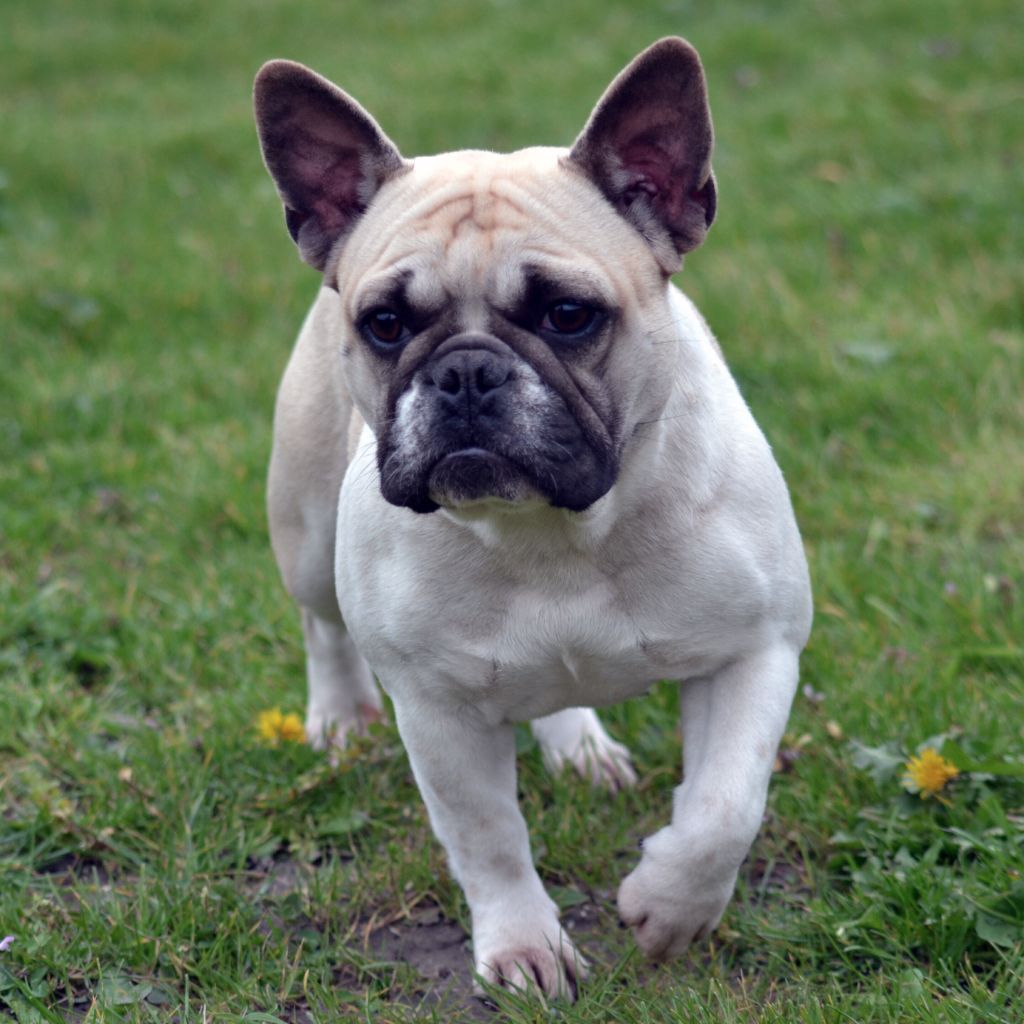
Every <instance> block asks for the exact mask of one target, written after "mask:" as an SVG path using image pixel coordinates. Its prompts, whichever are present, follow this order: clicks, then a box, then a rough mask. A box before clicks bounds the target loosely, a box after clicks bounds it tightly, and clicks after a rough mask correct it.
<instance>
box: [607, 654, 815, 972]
mask: <svg viewBox="0 0 1024 1024" xmlns="http://www.w3.org/2000/svg"><path fill="white" fill-rule="evenodd" d="M796 681H797V651H796V650H795V649H794V648H792V647H790V646H788V645H783V644H780V645H778V646H775V647H772V648H770V649H769V650H766V651H763V652H761V653H759V654H757V655H755V656H752V657H746V658H744V659H742V660H739V661H736V662H733V663H732V664H731V665H729V666H728V667H726V668H725V669H724V670H722V671H720V672H719V673H717V674H716V675H715V676H713V677H712V678H709V679H703V680H699V681H695V682H690V683H686V684H684V685H683V686H682V688H681V690H680V704H681V709H682V717H683V783H682V785H680V786H679V787H678V788H677V789H676V791H675V796H674V800H673V809H672V823H671V824H670V825H668V826H667V827H665V828H663V829H661V830H660V831H659V832H656V833H655V834H654V835H653V836H651V837H650V838H648V839H646V840H645V841H644V844H643V856H642V857H641V860H640V863H639V865H637V867H636V869H635V870H634V871H633V872H632V873H631V874H630V875H628V876H627V877H626V878H625V879H624V880H623V882H622V885H621V887H620V888H619V914H620V915H621V917H622V919H623V921H625V923H626V924H628V925H631V926H632V928H633V931H634V934H635V936H636V941H637V944H638V945H639V946H640V948H641V949H642V950H643V951H644V952H645V953H646V954H647V955H648V956H650V957H653V958H656V959H660V958H664V957H670V956H674V955H676V954H678V953H681V952H682V951H683V950H684V949H685V948H686V947H687V946H688V945H689V944H690V943H691V942H693V941H695V940H696V939H700V938H703V937H704V936H705V935H707V934H708V933H709V932H710V931H711V930H712V929H713V928H714V927H715V925H717V924H718V921H719V919H720V918H721V916H722V913H723V911H724V910H725V907H726V904H727V903H728V902H729V897H730V896H731V895H732V890H733V887H734V886H735V884H736V876H737V873H738V872H739V867H740V864H741V863H742V861H743V859H744V857H745V856H746V855H747V852H748V851H749V849H750V845H751V843H752V842H753V841H754V837H755V836H756V834H757V831H758V829H759V828H760V825H761V819H762V816H763V814H764V806H765V800H766V797H767V790H768V782H769V779H770V778H771V772H772V765H773V763H774V760H775V752H776V749H777V747H778V744H779V740H780V739H781V737H782V732H783V730H784V729H785V725H786V720H787V718H788V717H789V708H790V704H791V703H792V699H793V693H794V691H795V689H796Z"/></svg>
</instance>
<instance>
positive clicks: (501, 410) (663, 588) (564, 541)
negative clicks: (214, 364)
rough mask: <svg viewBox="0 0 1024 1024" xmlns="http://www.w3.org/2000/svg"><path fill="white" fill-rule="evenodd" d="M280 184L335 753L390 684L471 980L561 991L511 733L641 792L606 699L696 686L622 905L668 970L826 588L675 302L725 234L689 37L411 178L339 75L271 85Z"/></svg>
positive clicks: (275, 467)
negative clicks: (299, 315)
mask: <svg viewBox="0 0 1024 1024" xmlns="http://www.w3.org/2000/svg"><path fill="white" fill-rule="evenodd" d="M255 112H256V122H257V127H258V132H259V137H260V142H261V146H262V152H263V157H264V161H265V163H266V166H267V168H268V170H269V172H270V174H271V176H272V178H273V180H274V182H275V184H276V186H277V190H278V192H279V194H280V197H281V199H282V201H283V204H284V207H285V219H286V223H287V226H288V230H289V232H290V234H291V236H292V239H293V240H294V241H295V243H296V245H297V246H298V250H299V253H300V255H301V257H302V258H303V259H304V260H305V261H306V262H307V263H309V264H310V265H311V266H313V267H314V268H315V269H316V270H318V271H320V272H321V273H322V274H323V286H322V288H321V289H320V292H319V294H318V297H317V299H316V301H315V303H314V305H313V307H312V310H311V311H310V313H309V315H308V317H307V319H306V321H305V324H304V326H303V327H302V329H301V333H300V334H299V338H298V341H297V343H296V346H295V348H294V351H293V353H292V356H291V359H290V361H289V363H288V366H287V369H286V371H285V374H284V378H283V381H282V383H281V386H280V391H279V394H278V398H277V404H276V409H275V417H274V440H273V449H272V454H271V460H270V470H269V480H268V510H269V523H270V532H271V541H272V545H273V549H274V553H275V556H276V559H277V562H278V564H279V566H280V570H281V573H282V576H283V579H284V582H285V585H286V587H287V589H288V591H289V592H290V594H291V595H292V597H293V598H294V599H295V601H296V602H297V603H298V605H299V607H300V610H301V618H302V628H303V634H304V639H305V649H306V658H307V670H308V682H309V704H308V712H307V717H306V731H307V736H308V739H309V741H310V742H311V743H312V744H314V745H316V746H324V745H328V744H336V745H344V743H345V739H346V737H347V736H349V735H350V734H352V733H353V732H358V731H360V730H364V729H365V728H366V726H367V725H368V723H370V722H372V721H374V720H375V719H377V718H379V717H380V716H381V713H382V702H381V696H380V692H379V691H378V689H377V684H376V682H375V677H376V680H379V683H380V685H381V686H382V687H383V689H384V690H385V691H386V692H387V693H388V695H389V696H390V698H391V701H392V703H393V708H394V715H395V718H396V720H397V726H398V730H399V733H400V734H401V737H402V740H403V742H404V744H405V747H406V749H407V751H408V754H409V760H410V763H411V765H412V769H413V773H414V775H415V778H416V781H417V784H418V786H419V789H420V792H421V793H422V795H423V799H424V801H425V802H426V806H427V810H428V812H429V815H430V821H431V824H432V827H433V829H434V832H435V833H436V835H437V837H438V838H439V840H440V841H441V843H442V844H443V845H444V848H445V850H446V852H447V855H448V860H449V863H450V865H451V869H452V871H453V873H454V875H455V877H456V878H457V880H458V882H459V883H460V885H461V887H462V889H463V891H464V892H465V896H466V900H467V902H468V904H469V908H470V911H471V915H472V933H473V934H472V939H473V950H474V958H475V967H476V975H477V979H478V986H479V984H480V983H481V982H482V983H484V984H485V985H486V983H490V984H495V985H501V986H505V987H510V988H516V989H537V990H540V992H541V993H542V994H543V995H544V996H548V997H550V996H563V997H568V998H570V999H571V998H574V997H575V994H576V991H577V985H578V983H579V981H580V980H581V978H582V977H583V976H584V972H585V963H584V961H583V959H582V957H581V956H580V955H579V953H578V952H577V950H576V949H575V947H574V946H573V943H572V942H571V941H570V939H569V938H568V937H567V935H566V934H565V932H564V931H563V929H562V928H561V926H560V924H559V917H558V911H557V909H556V907H555V904H554V903H553V902H552V900H551V899H550V898H549V897H548V896H547V894H546V893H545V891H544V887H543V885H542V884H541V881H540V879H539V878H538V876H537V872H536V871H535V869H534V866H533V863H532V860H531V856H530V848H529V842H528V838H527V830H526V825H525V823H524V821H523V818H522V816H521V814H520V811H519V809H518V806H517V802H516V770H515V741H514V727H515V723H517V722H525V721H530V722H531V723H532V729H533V732H534V735H535V736H536V738H537V740H538V743H539V746H540V748H541V750H542V752H543V755H544V758H545V761H546V762H547V763H548V765H549V766H551V767H552V768H558V767H560V766H563V765H572V766H574V767H575V768H576V769H577V770H578V771H579V772H581V773H582V774H583V775H584V776H586V777H588V778H590V779H591V780H593V781H594V782H596V783H600V784H604V785H608V786H610V787H612V788H617V787H622V786H629V785H630V784H632V783H633V782H634V781H635V774H634V769H633V766H632V763H631V760H630V755H629V752H628V751H627V749H626V748H625V747H624V746H623V745H621V744H620V743H618V742H616V741H615V740H613V739H612V738H611V737H610V736H609V735H608V734H607V733H606V732H605V730H604V728H603V727H602V725H601V723H600V722H599V720H598V718H597V716H596V714H595V712H594V710H593V708H594V707H595V706H601V705H607V704H609V703H612V702H617V701H621V700H623V699H625V698H627V697H633V696H636V695H638V694H642V693H644V692H645V691H646V690H647V689H648V688H649V687H650V685H651V684H652V683H653V682H654V681H657V680H661V679H672V680H677V681H678V682H679V686H680V704H681V712H682V730H683V777H682V783H681V785H679V787H678V788H677V789H676V790H675V794H674V798H673V802H672V808H671V820H670V822H669V823H668V824H666V825H665V826H664V827H663V828H662V829H660V830H659V831H657V832H656V833H655V834H654V835H652V836H650V837H649V838H647V839H646V840H645V841H644V842H643V845H642V855H641V858H640V861H639V864H638V865H637V867H636V868H635V869H634V870H633V871H632V872H631V873H630V874H629V875H628V876H627V877H626V878H625V879H624V881H623V882H622V883H621V887H620V888H619V891H618V909H619V914H620V917H621V918H622V920H623V921H624V922H625V923H626V924H627V925H629V926H631V927H632V929H633V932H634V935H635V939H636V942H637V944H638V945H639V947H640V948H641V949H642V951H643V952H644V953H645V954H647V955H648V956H650V957H652V958H656V959H660V958H665V957H669V956H673V955H676V954H679V953H681V952H682V951H683V950H685V949H686V948H687V947H688V946H689V945H690V944H691V943H693V942H695V941H696V940H699V939H701V938H703V937H704V936H706V935H708V933H709V932H710V931H711V930H712V929H713V928H714V927H715V926H716V925H717V923H718V921H719V919H720V918H721V916H722V913H723V911H724V909H725V907H726V904H727V902H728V900H729V898H730V896H731V894H732V891H733V888H734V885H735V881H736V877H737V873H738V870H739V867H740V864H741V862H742V861H743V859H744V857H745V856H746V854H747V852H748V851H749V848H750V845H751V843H752V842H753V839H754V837H755V835H756V833H757V831H758V829H759V827H760V823H761V820H762V817H763V813H764V807H765V800H766V791H767V787H768V783H769V779H770V776H771V773H772V765H773V761H774V757H775V753H776V749H777V747H778V744H779V741H780V738H781V736H782V733H783V730H784V727H785V724H786V720H787V718H788V715H789V709H790V704H791V702H792V698H793V694H794V692H795V689H796V685H797V675H798V659H799V655H800V652H801V650H802V649H803V647H804V645H805V643H806V641H807V637H808V633H809V630H810V622H811V594H810V585H809V581H808V573H807V566H806V562H805V558H804V553H803V547H802V544H801V540H800V535H799V532H798V529H797V526H796V522H795V518H794V515H793V512H792V508H791V504H790V499H789V494H788V491H787V488H786V485H785V483H784V481H783V478H782V474H781V472H780V471H779V469H778V467H777V465H776V463H775V461H774V459H773V457H772V454H771V451H770V449H769V447H768V444H767V442H766V441H765V439H764V437H763V435H762V433H761V431H760V430H759V428H758V427H757V425H756V424H755V422H754V419H753V417H752V415H751V413H750V411H749V410H748V408H747V406H746V405H745V403H744V401H743V399H742V398H741V396H740V393H739V390H738V389H737V386H736V384H735V382H734V381H733V379H732V377H731V375H730V373H729V371H728V369H727V368H726V364H725V362H724V359H723V356H722V352H721V350H720V348H719V346H718V344H717V342H716V341H715V339H714V338H713V336H712V334H711V332H710V330H709V329H708V327H707V325H706V324H705V322H704V320H703V319H702V318H701V316H700V315H699V314H698V312H697V311H696V309H695V307H694V306H693V305H692V304H691V303H690V301H689V300H688V299H686V298H685V297H684V296H683V294H682V293H681V292H680V291H679V290H678V289H677V288H675V287H674V286H673V284H672V283H671V280H670V278H671V275H672V274H673V273H675V272H676V271H677V270H679V269H680V267H681V264H682V258H683V255H684V254H685V253H687V252H689V251H690V250H692V249H694V248H696V247H697V246H698V245H700V244H701V242H702V241H703V240H704V237H705V235H706V233H707V231H708V228H709V227H710V226H711V223H712V221H713V220H714V217H715V209H716V204H717V191H716V184H715V178H714V175H713V173H712V170H711V153H712V145H713V132H712V123H711V116H710V112H709V108H708V100H707V88H706V83H705V76H704V71H703V68H702V65H701V62H700V58H699V57H698V54H697V52H696V50H695V49H694V48H693V47H692V46H691V45H690V44H689V43H687V42H686V41H684V40H682V39H678V38H667V39H662V40H660V41H659V42H657V43H655V44H654V45H653V46H651V47H650V48H649V49H647V50H645V51H644V52H643V53H641V54H640V55H639V56H638V57H636V58H635V59H634V60H633V61H632V63H630V64H629V65H628V66H627V67H626V68H625V69H624V70H623V71H622V72H621V73H620V74H619V75H618V76H617V77H616V78H615V79H614V81H613V82H612V83H611V85H610V86H609V87H608V89H607V91H606V92H605V93H604V95H603V97H602V98H601V99H600V101H599V102H598V104H597V106H596V107H595V108H594V111H593V113H592V114H591V116H590V118H589V120H588V121H587V123H586V125H585V126H584V128H583V130H582V132H581V134H580V135H579V137H578V138H577V139H576V141H575V143H574V144H573V146H572V147H571V148H570V149H568V150H566V149H560V148H531V149H524V150H520V151H518V152H514V153H511V154H504V155H501V154H496V153H492V152H484V151H462V152H453V153H447V154H443V155H439V156H430V157H418V158H416V159H406V158H404V157H403V156H402V155H401V154H400V153H399V151H398V149H397V148H396V147H395V145H394V144H393V143H392V142H391V141H390V140H389V139H388V138H387V136H386V135H385V134H384V133H383V131H382V130H381V129H380V127H379V126H378V125H377V123H376V122H375V121H374V120H373V118H372V117H371V116H370V115H369V114H368V113H367V112H366V111H365V110H363V108H362V107H360V106H359V105H358V104H357V103H356V102H355V101H354V100H353V99H351V98H350V97H349V96H348V95H346V94H345V93H344V92H342V91H341V90H340V89H339V88H337V87H336V86H335V85H333V84H332V83H330V82H329V81H327V80H326V79H324V78H322V77H320V76H319V75H317V74H315V73H314V72H313V71H310V70H309V69H307V68H305V67H303V66H302V65H300V64H296V63H292V62H289V61H281V60H275V61H271V62H270V63H268V64H266V65H265V66H264V67H263V68H262V69H261V70H260V72H259V74H258V76H257V79H256V84H255Z"/></svg>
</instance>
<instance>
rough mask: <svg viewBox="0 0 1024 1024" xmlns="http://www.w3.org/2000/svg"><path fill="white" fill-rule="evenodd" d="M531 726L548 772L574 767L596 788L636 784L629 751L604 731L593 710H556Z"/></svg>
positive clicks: (618, 787)
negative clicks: (569, 766) (568, 766)
mask: <svg viewBox="0 0 1024 1024" xmlns="http://www.w3.org/2000/svg"><path fill="white" fill-rule="evenodd" d="M530 727H531V729H532V730H533V735H534V737H535V738H536V740H537V742H538V743H539V744H540V751H541V755H542V756H543V758H544V763H545V764H546V765H547V766H548V770H549V771H551V772H558V771H561V770H562V769H563V768H564V767H565V766H566V765H572V767H573V768H574V769H575V770H576V771H577V772H578V773H579V774H580V775H582V776H583V778H585V779H589V780H590V781H591V782H592V783H593V784H594V785H595V786H604V787H606V788H608V789H612V790H618V789H626V788H628V787H629V786H633V785H635V784H636V772H635V771H634V770H633V762H632V760H631V759H630V756H629V751H628V750H627V749H626V748H625V747H624V746H623V745H622V744H621V743H616V742H615V740H613V739H612V738H611V737H610V736H609V735H608V733H606V732H605V730H604V726H602V725H601V721H600V719H599V718H598V717H597V713H596V712H595V711H594V709H593V708H566V709H565V710H564V711H556V712H555V713H554V714H553V715H547V716H546V717H544V718H537V719H535V720H534V721H533V722H531V723H530Z"/></svg>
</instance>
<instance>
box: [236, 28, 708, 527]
mask: <svg viewBox="0 0 1024 1024" xmlns="http://www.w3.org/2000/svg"><path fill="white" fill-rule="evenodd" d="M255 100H256V119H257V124H258V127H259V133H260V141H261V144H262V147H263V154H264V159H265V160H266V164H267V167H268V169H269V170H270V173H271V175H272V176H273V178H274V181H275V182H276V184H277V188H278V191H279V192H280V195H281V198H282V200H283V202H284V205H285V216H286V220H287V224H288V229H289V231H290V233H291V235H292V238H293V239H294V240H295V242H296V243H297V245H298V247H299V252H300V253H301V255H302V257H303V259H305V260H306V262H307V263H310V264H311V265H312V266H314V267H316V268H317V269H319V270H322V271H323V272H324V275H325V278H324V280H325V284H326V285H328V286H329V287H331V288H334V289H336V290H337V291H338V293H339V296H340V308H341V311H342V324H341V328H340V334H339V337H338V338H337V344H338V345H339V347H340V348H341V350H342V352H343V355H344V359H345V367H346V368H345V374H346V382H347V384H348V386H349V389H350V391H351V393H352V396H353V398H354V400H355V402H356V405H357V407H358V408H359V410H360V412H361V413H362V415H363V417H364V419H365V420H366V422H367V423H368V424H369V425H370V427H371V429H372V430H373V432H374V434H375V436H376V439H377V457H378V463H379V467H380V476H381V490H382V493H383V495H384V497H385V498H386V499H387V500H388V501H390V502H392V503H393V504H396V505H401V506H406V507H408V508H410V509H413V510H414V511H417V512H432V511H434V510H435V509H437V508H438V507H439V506H442V505H443V506H450V507H453V506H459V505H464V504H466V503H471V502H477V501H492V500H499V501H504V502H524V501H529V500H540V501H543V502H545V503H547V504H550V505H553V506H555V507H559V508H566V509H570V510H575V511H579V510H583V509H586V508H588V507H589V506H590V505H592V504H593V503H594V502H595V501H597V500H598V499H599V498H600V497H602V495H604V494H605V493H606V492H607V491H608V490H609V489H610V488H611V487H612V485H613V484H614V483H615V480H616V477H617V475H618V471H619V466H620V463H621V460H622V458H623V454H624V452H625V451H626V449H627V447H628V444H629V441H630V439H631V438H632V436H633V433H634V431H635V430H636V429H637V426H638V424H640V423H643V422H645V421H646V420H648V419H651V418H653V417H655V416H657V414H658V412H659V410H660V409H661V407H662V405H663V404H664V402H665V401H666V398H667V395H668V391H669V388H670V386H671V374H672V371H671V365H672V362H671V358H670V352H669V351H668V350H669V349H670V348H671V346H668V345H664V344H661V345H659V341H664V340H665V339H666V332H670V331H671V326H670V324H669V323H668V319H669V312H668V306H667V282H668V276H669V275H670V274H671V273H672V272H673V271H675V270H677V269H678V267H679V265H680V259H681V256H682V254H683V253H684V252H686V251H688V250H689V249H692V248H694V247H695V246H697V245H699V244H700V243H701V241H702V240H703V238H704V235H705V233H706V231H707V229H708V227H709V226H710V224H711V222H712V220H713V218H714V214H715V182H714V177H713V175H712V173H711V166H710V159H711V148H712V129H711V118H710V114H709V111H708V105H707V92H706V87H705V82H704V73H703V70H702V68H701V64H700V60H699V58H698V56H697V53H696V51H695V50H694V49H693V48H692V47H691V46H690V45H689V44H688V43H686V42H684V41H683V40H681V39H663V40H661V41H660V42H658V43H655V44H654V45H653V46H652V47H650V48H649V49H648V50H646V51H644V52H643V53H642V54H640V56H639V57H637V58H636V59H635V60H634V61H633V62H632V63H631V64H630V65H629V66H628V67H627V68H626V69H625V70H624V71H623V72H622V73H621V74H620V75H619V76H618V77H617V78H616V79H615V81H614V82H612V84H611V86H610V87H609V88H608V90H607V92H606V93H605V95H604V96H603V97H602V99H601V100H600V102H599V103H598V105H597V107H596V108H595V109H594V112H593V113H592V115H591V117H590V120H589V121H588V122H587V125H586V126H585V128H584V129H583V132H582V133H581V134H580V136H579V138H578V139H577V140H576V142H575V144H574V145H573V147H572V149H571V150H568V151H566V150H561V149H527V150H521V151H519V152H517V153H512V154H509V155H499V154H495V153H487V152H476V151H465V152H455V153H448V154H444V155H442V156H434V157H421V158H417V159H415V160H405V159H404V158H403V157H402V156H401V155H400V154H399V152H398V150H397V149H396V147H395V146H394V144H393V143H392V142H391V141H390V140H389V139H388V138H387V137H386V136H385V135H384V134H383V132H382V131H381V130H380V128H379V127H378V126H377V124H376V122H375V121H374V120H373V119H372V118H371V117H370V115H369V114H367V113H366V112H365V111H364V110H363V109H362V108H361V107H360V106H359V105H358V104H357V103H356V102H355V101H354V100H352V99H351V98H350V97H348V96H347V95H346V94H345V93H343V92H342V91H341V90H340V89H338V88H337V87H336V86H334V85H332V84H331V83H330V82H328V81H327V80H325V79H323V78H321V77H320V76H318V75H316V74H314V73H313V72H312V71H310V70H308V69H307V68H304V67H302V66H301V65H299V64H293V63H290V62H287V61H272V62H271V63H269V64H267V65H265V66H264V67H263V68H262V69H261V71H260V73H259V75H258V77H257V79H256V94H255Z"/></svg>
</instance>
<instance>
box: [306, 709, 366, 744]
mask: <svg viewBox="0 0 1024 1024" xmlns="http://www.w3.org/2000/svg"><path fill="white" fill-rule="evenodd" d="M383 720H384V712H383V711H382V710H381V709H380V708H379V707H377V706H375V705H373V704H357V705H356V706H355V709H354V711H352V710H350V709H347V710H346V711H341V710H339V709H336V708H331V707H327V706H325V705H313V704H310V705H309V707H308V708H307V709H306V742H307V743H308V744H309V745H310V746H311V747H312V748H313V749H314V750H329V749H333V750H344V749H345V747H346V745H347V744H348V740H349V737H350V736H364V735H365V734H366V731H367V729H368V728H369V727H370V726H371V725H372V724H373V723H374V722H381V721H383Z"/></svg>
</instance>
